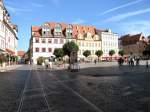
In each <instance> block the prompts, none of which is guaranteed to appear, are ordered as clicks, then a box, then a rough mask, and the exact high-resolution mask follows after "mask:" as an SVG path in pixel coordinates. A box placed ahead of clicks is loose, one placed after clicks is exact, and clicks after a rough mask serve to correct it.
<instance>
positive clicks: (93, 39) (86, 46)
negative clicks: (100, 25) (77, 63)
mask: <svg viewBox="0 0 150 112" xmlns="http://www.w3.org/2000/svg"><path fill="white" fill-rule="evenodd" d="M77 45H78V46H79V52H78V58H79V59H85V57H84V56H83V53H84V51H86V50H89V51H90V52H91V55H90V56H89V59H90V60H95V59H97V56H96V55H95V53H96V51H98V50H102V46H101V40H100V37H99V36H98V35H96V34H94V35H92V34H91V33H87V34H85V35H82V34H79V35H78V37H77Z"/></svg>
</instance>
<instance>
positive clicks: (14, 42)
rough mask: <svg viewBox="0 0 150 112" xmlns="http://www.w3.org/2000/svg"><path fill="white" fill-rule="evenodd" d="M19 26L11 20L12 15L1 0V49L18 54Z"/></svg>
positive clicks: (13, 54) (12, 54)
mask: <svg viewBox="0 0 150 112" xmlns="http://www.w3.org/2000/svg"><path fill="white" fill-rule="evenodd" d="M17 32H18V29H17V26H16V25H14V24H12V23H11V21H10V15H9V13H8V11H7V9H6V8H5V6H4V4H3V0H0V51H1V52H5V53H7V54H8V55H11V56H16V55H17V46H18V38H17Z"/></svg>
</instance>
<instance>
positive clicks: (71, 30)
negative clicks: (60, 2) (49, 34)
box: [66, 25, 73, 38]
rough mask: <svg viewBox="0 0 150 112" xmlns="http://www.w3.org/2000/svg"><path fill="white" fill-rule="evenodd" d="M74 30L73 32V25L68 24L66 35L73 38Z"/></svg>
mask: <svg viewBox="0 0 150 112" xmlns="http://www.w3.org/2000/svg"><path fill="white" fill-rule="evenodd" d="M72 32H73V28H72V25H68V27H67V28H66V36H67V37H68V38H71V37H72Z"/></svg>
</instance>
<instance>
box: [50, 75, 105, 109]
mask: <svg viewBox="0 0 150 112" xmlns="http://www.w3.org/2000/svg"><path fill="white" fill-rule="evenodd" d="M48 75H49V76H50V77H51V76H52V75H53V74H48ZM57 80H58V81H57V82H59V83H61V84H62V86H64V87H65V88H66V89H68V90H70V91H71V92H72V93H74V94H75V95H76V96H78V97H79V98H81V99H82V100H83V101H84V102H86V103H87V104H89V105H90V106H91V107H93V108H94V109H95V110H96V111H98V112H104V111H103V110H101V109H100V108H98V107H97V106H96V105H95V104H93V103H92V102H90V101H89V100H87V99H86V98H85V97H83V96H81V95H80V94H79V93H77V92H76V91H74V90H73V89H72V88H70V87H68V86H67V85H65V84H64V83H63V82H62V81H60V80H59V79H57Z"/></svg>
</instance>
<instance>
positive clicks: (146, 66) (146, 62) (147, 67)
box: [146, 60, 148, 68]
mask: <svg viewBox="0 0 150 112" xmlns="http://www.w3.org/2000/svg"><path fill="white" fill-rule="evenodd" d="M146 68H148V60H146Z"/></svg>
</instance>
